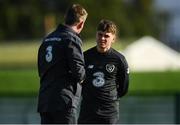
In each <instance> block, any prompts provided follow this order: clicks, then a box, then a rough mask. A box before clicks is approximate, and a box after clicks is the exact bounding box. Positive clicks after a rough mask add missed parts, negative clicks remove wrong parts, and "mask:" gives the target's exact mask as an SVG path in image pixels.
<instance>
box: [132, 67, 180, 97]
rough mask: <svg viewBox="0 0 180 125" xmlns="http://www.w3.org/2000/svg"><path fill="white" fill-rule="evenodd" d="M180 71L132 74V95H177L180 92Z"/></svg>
mask: <svg viewBox="0 0 180 125" xmlns="http://www.w3.org/2000/svg"><path fill="white" fill-rule="evenodd" d="M179 76H180V71H176V72H168V71H167V72H139V73H138V72H136V73H131V74H130V93H134V94H152V95H153V94H172V93H173V94H175V93H177V92H180V78H179Z"/></svg>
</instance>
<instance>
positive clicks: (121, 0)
mask: <svg viewBox="0 0 180 125" xmlns="http://www.w3.org/2000/svg"><path fill="white" fill-rule="evenodd" d="M72 3H80V4H82V5H83V6H84V7H85V8H86V9H87V11H88V13H89V15H88V19H87V21H86V24H85V28H84V30H83V32H82V37H84V38H92V37H93V38H94V36H95V31H96V26H97V24H98V22H99V21H100V20H101V19H110V20H113V21H114V22H115V23H116V24H117V26H118V29H119V36H120V37H138V36H143V35H152V36H154V37H158V36H159V33H160V30H161V29H160V27H159V25H158V23H160V22H158V20H157V18H156V16H155V11H154V10H153V0H76V1H72V0H25V1H24V0H16V1H15V0H0V8H1V11H0V40H13V39H35V38H41V37H43V36H44V35H45V34H47V33H48V32H50V31H51V30H53V28H56V26H57V25H58V24H59V23H61V22H63V16H64V13H65V11H66V8H67V7H68V6H69V5H70V4H72Z"/></svg>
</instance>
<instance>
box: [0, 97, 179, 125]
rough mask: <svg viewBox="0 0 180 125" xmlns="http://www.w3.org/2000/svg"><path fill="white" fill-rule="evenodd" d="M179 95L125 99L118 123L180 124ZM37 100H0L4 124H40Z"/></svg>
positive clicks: (121, 106)
mask: <svg viewBox="0 0 180 125" xmlns="http://www.w3.org/2000/svg"><path fill="white" fill-rule="evenodd" d="M179 102H180V96H179V95H178V94H177V95H169V96H167V95H166V96H163V95H158V96H154V95H153V96H152V95H146V96H140V95H133V96H132V95H131V96H126V97H124V98H122V99H121V100H120V120H119V123H123V124H128V123H129V124H130V123H133V124H135V123H137V124H139V123H143V124H149V123H150V124H154V123H156V124H175V123H180V105H179V104H180V103H179ZM36 103H37V99H36V98H35V97H27V98H25V97H23V98H21V97H16V98H15V97H12V98H11V97H1V98H0V123H1V124H7V123H8V124H11V123H15V124H39V123H40V117H39V115H38V113H37V112H36Z"/></svg>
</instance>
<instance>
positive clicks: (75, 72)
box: [66, 41, 85, 83]
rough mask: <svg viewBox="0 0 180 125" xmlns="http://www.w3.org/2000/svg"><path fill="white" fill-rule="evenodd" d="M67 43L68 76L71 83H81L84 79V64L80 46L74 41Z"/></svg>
mask: <svg viewBox="0 0 180 125" xmlns="http://www.w3.org/2000/svg"><path fill="white" fill-rule="evenodd" d="M67 43H68V45H67V49H66V51H67V52H66V53H67V59H68V61H67V62H68V66H69V69H70V70H69V73H70V76H71V77H72V79H73V81H75V82H79V83H82V82H83V81H84V79H85V67H84V66H85V63H84V55H83V52H82V49H81V45H80V44H78V43H76V42H74V41H68V42H67Z"/></svg>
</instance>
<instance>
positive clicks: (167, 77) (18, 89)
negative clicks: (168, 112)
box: [0, 69, 180, 96]
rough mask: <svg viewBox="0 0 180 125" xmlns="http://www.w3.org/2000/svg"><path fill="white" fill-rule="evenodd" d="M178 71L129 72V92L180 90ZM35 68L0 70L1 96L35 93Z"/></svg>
mask: <svg viewBox="0 0 180 125" xmlns="http://www.w3.org/2000/svg"><path fill="white" fill-rule="evenodd" d="M179 76H180V71H179V72H146V73H131V74H130V86H129V94H140V95H146V94H152V95H156V94H163V95H166V94H175V93H177V92H180V84H179V83H180V82H179V81H180V80H179ZM38 89H39V77H38V74H37V69H6V70H5V69H4V70H0V95H1V96H27V95H33V96H34V95H37V94H38Z"/></svg>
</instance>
